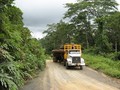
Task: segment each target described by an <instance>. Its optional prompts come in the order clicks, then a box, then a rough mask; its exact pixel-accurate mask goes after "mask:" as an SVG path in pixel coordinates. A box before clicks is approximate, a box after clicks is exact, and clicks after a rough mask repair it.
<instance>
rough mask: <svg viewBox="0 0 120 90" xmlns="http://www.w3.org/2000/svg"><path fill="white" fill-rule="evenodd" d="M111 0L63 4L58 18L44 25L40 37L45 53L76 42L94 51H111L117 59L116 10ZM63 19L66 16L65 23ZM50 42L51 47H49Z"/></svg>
mask: <svg viewBox="0 0 120 90" xmlns="http://www.w3.org/2000/svg"><path fill="white" fill-rule="evenodd" d="M117 5H118V4H117V3H116V1H115V0H78V1H77V2H76V3H67V4H66V8H68V10H67V12H66V13H65V15H64V18H63V20H62V21H60V22H59V23H56V24H51V25H48V29H47V30H46V31H45V32H44V33H46V34H47V35H46V37H44V38H43V39H41V42H42V44H43V45H44V47H45V48H46V50H47V52H49V53H50V52H51V50H52V49H53V48H59V47H60V46H61V45H62V44H64V43H79V44H81V45H82V46H83V47H82V48H83V49H84V50H85V49H88V52H94V53H95V54H101V55H104V56H105V55H107V54H110V53H111V54H112V53H113V54H114V55H115V57H116V53H117V58H116V59H120V58H119V57H120V54H119V52H120V25H119V23H120V19H119V18H120V12H119V11H118V10H117ZM66 18H69V19H67V20H69V21H68V22H66V20H64V19H66ZM49 45H51V46H49Z"/></svg>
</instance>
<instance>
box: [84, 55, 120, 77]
mask: <svg viewBox="0 0 120 90" xmlns="http://www.w3.org/2000/svg"><path fill="white" fill-rule="evenodd" d="M82 56H83V58H84V59H85V62H86V65H87V66H89V67H91V68H93V69H95V70H97V71H100V72H104V73H105V74H107V75H109V76H111V77H115V78H119V79H120V62H119V61H113V60H111V59H110V58H105V57H103V56H100V55H97V56H96V55H93V54H92V55H91V54H83V55H82Z"/></svg>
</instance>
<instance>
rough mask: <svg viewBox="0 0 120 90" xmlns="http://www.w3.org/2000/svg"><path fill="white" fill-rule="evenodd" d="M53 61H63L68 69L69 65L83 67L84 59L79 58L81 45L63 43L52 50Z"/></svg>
mask: <svg viewBox="0 0 120 90" xmlns="http://www.w3.org/2000/svg"><path fill="white" fill-rule="evenodd" d="M52 53H53V61H54V62H64V66H66V68H67V69H68V68H69V67H70V66H79V67H80V69H83V66H84V65H85V62H84V59H83V58H81V54H82V53H81V45H79V44H64V45H63V47H61V48H60V49H54V50H52Z"/></svg>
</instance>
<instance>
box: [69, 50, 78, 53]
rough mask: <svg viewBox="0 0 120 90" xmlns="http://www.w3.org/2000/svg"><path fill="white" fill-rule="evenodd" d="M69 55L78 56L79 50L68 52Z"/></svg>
mask: <svg viewBox="0 0 120 90" xmlns="http://www.w3.org/2000/svg"><path fill="white" fill-rule="evenodd" d="M69 54H80V51H79V50H70V51H69Z"/></svg>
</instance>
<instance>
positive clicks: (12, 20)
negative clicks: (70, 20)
mask: <svg viewBox="0 0 120 90" xmlns="http://www.w3.org/2000/svg"><path fill="white" fill-rule="evenodd" d="M13 1H14V0H0V90H18V88H19V87H20V86H21V85H23V83H24V80H26V79H28V78H32V75H33V74H34V72H35V71H37V70H42V69H43V68H44V66H45V55H44V49H43V48H42V47H41V45H40V43H39V41H38V40H37V39H35V38H32V37H31V34H30V31H29V29H28V28H26V27H24V24H23V22H22V12H21V10H20V9H19V8H17V7H15V6H14V5H13Z"/></svg>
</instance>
